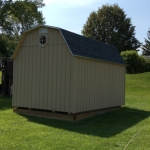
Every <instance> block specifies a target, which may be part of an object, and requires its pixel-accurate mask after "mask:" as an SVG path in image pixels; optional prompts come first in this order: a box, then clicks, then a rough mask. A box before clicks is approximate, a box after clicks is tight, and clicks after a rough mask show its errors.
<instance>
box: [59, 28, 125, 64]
mask: <svg viewBox="0 0 150 150" xmlns="http://www.w3.org/2000/svg"><path fill="white" fill-rule="evenodd" d="M60 31H61V33H62V34H63V36H64V38H65V40H66V42H67V44H68V46H69V48H70V50H71V52H72V54H73V55H75V56H82V57H87V58H93V59H98V60H103V61H108V62H114V63H118V64H125V62H124V61H123V59H122V57H121V56H120V54H119V52H118V50H117V48H116V47H115V46H113V45H109V44H105V43H103V42H100V41H96V40H92V39H90V38H87V37H84V36H81V35H78V34H75V33H72V32H70V31H67V30H64V29H60Z"/></svg>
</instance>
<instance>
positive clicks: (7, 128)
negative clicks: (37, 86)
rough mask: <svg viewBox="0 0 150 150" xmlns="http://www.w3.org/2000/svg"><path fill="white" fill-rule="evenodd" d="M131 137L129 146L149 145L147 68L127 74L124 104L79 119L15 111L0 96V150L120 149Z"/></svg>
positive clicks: (145, 149)
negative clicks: (65, 119)
mask: <svg viewBox="0 0 150 150" xmlns="http://www.w3.org/2000/svg"><path fill="white" fill-rule="evenodd" d="M143 127H144V128H143ZM141 129H142V130H141ZM139 131H140V132H139ZM138 132H139V133H138ZM137 133H138V134H137ZM135 134H137V136H135V137H134V135H135ZM133 137H134V138H133ZM132 138H133V140H132V141H131V143H129V145H128V147H127V149H128V150H131V149H132V150H135V149H137V150H148V149H150V142H149V139H150V72H149V73H143V74H137V75H126V105H125V106H124V107H122V108H121V109H118V110H116V111H113V112H109V113H106V114H103V115H98V116H96V117H93V118H90V119H86V120H83V121H79V122H69V121H60V120H53V119H45V118H38V117H31V116H24V115H17V114H15V113H13V112H12V108H11V99H9V98H4V97H0V150H9V149H10V150H30V149H32V150H47V149H50V150H58V149H64V150H68V149H69V150H82V149H83V150H84V149H85V150H92V149H93V150H123V149H124V148H125V146H126V145H127V143H128V142H129V141H130V140H131V139H132Z"/></svg>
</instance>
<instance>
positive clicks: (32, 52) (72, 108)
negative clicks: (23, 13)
mask: <svg viewBox="0 0 150 150" xmlns="http://www.w3.org/2000/svg"><path fill="white" fill-rule="evenodd" d="M12 58H13V65H14V70H13V99H12V105H13V106H14V107H16V108H18V109H20V108H22V109H23V108H24V109H25V108H27V109H28V108H30V110H31V109H32V110H43V111H44V110H46V111H52V112H63V113H69V114H79V113H84V112H91V111H97V110H101V109H109V108H116V107H119V106H121V105H124V103H125V72H126V71H125V63H124V61H123V59H122V57H121V56H120V54H119V52H118V50H117V49H116V47H115V46H112V45H109V44H105V43H103V42H100V41H96V40H92V39H90V38H87V37H84V36H81V35H78V34H75V33H72V32H70V31H67V30H64V29H61V28H57V27H51V26H46V25H42V26H37V27H35V28H33V29H31V30H28V31H26V32H24V33H23V35H22V37H21V39H20V41H19V43H18V45H17V47H16V50H15V51H14V54H13V56H12Z"/></svg>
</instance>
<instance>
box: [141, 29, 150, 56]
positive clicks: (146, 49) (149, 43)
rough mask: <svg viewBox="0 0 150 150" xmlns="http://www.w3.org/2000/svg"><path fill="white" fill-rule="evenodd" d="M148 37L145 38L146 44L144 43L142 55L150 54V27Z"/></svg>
mask: <svg viewBox="0 0 150 150" xmlns="http://www.w3.org/2000/svg"><path fill="white" fill-rule="evenodd" d="M147 38H148V39H145V44H144V45H142V50H143V51H142V55H146V56H150V29H149V31H148V33H147Z"/></svg>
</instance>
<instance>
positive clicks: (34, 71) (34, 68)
mask: <svg viewBox="0 0 150 150" xmlns="http://www.w3.org/2000/svg"><path fill="white" fill-rule="evenodd" d="M32 51H33V54H32V86H31V88H32V89H33V90H32V89H31V90H32V97H31V99H32V108H36V101H37V97H36V86H37V85H36V84H37V82H38V81H37V63H36V59H37V48H36V47H33V48H32Z"/></svg>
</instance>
